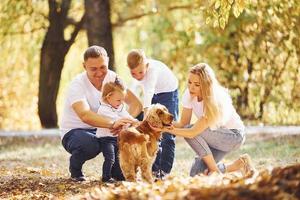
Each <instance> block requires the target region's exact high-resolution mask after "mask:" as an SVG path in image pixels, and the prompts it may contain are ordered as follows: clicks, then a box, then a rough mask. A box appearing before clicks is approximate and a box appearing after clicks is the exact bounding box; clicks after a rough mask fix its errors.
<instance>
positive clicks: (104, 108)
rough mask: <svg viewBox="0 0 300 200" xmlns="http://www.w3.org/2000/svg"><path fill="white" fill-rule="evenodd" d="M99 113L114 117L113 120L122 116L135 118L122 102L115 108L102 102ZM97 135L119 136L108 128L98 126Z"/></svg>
mask: <svg viewBox="0 0 300 200" xmlns="http://www.w3.org/2000/svg"><path fill="white" fill-rule="evenodd" d="M97 113H98V114H101V115H102V116H105V117H107V118H110V119H112V120H113V121H115V120H118V119H121V118H131V119H134V118H133V117H132V116H131V115H130V114H129V113H128V112H127V110H126V106H125V105H124V104H121V105H120V106H119V107H118V108H114V107H112V106H111V105H109V104H106V103H104V102H101V104H100V107H99V109H98V112H97ZM96 136H97V137H107V136H110V137H117V135H115V136H114V135H113V134H112V133H111V132H110V129H108V128H97V132H96Z"/></svg>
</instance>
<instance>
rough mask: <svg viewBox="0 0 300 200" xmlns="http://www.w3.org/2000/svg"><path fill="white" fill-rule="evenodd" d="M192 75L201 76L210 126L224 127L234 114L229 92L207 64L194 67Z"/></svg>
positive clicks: (205, 113) (205, 110) (204, 105)
mask: <svg viewBox="0 0 300 200" xmlns="http://www.w3.org/2000/svg"><path fill="white" fill-rule="evenodd" d="M190 73H192V74H196V75H198V76H199V79H200V94H201V96H202V98H203V108H204V116H205V117H206V118H207V120H208V123H209V125H210V126H223V125H224V124H225V123H226V122H227V120H228V119H229V117H230V114H231V113H232V112H231V109H232V100H231V97H230V95H229V94H228V90H227V89H226V88H224V87H223V86H221V85H220V83H219V82H218V80H217V79H216V76H215V73H214V71H213V70H212V68H211V67H210V66H209V65H208V64H206V63H199V64H197V65H195V66H193V67H192V68H191V69H190Z"/></svg>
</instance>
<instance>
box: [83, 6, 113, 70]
mask: <svg viewBox="0 0 300 200" xmlns="http://www.w3.org/2000/svg"><path fill="white" fill-rule="evenodd" d="M85 11H86V16H87V20H86V23H85V25H86V30H87V37H88V43H89V46H91V45H99V46H102V47H104V48H105V49H106V51H107V53H108V56H109V61H110V62H109V63H110V64H109V69H111V70H114V62H115V60H114V49H113V37H112V24H111V21H110V1H109V0H85Z"/></svg>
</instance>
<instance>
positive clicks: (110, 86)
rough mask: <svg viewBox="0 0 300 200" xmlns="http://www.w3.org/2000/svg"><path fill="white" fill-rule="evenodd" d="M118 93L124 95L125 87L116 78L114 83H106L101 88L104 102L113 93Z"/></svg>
mask: <svg viewBox="0 0 300 200" xmlns="http://www.w3.org/2000/svg"><path fill="white" fill-rule="evenodd" d="M116 91H117V92H120V93H122V94H124V95H125V93H126V92H125V87H124V86H123V84H122V83H121V81H120V79H118V78H116V80H115V82H108V83H106V84H105V85H104V86H103V91H102V99H103V100H106V99H107V98H108V97H109V96H110V95H111V94H112V93H113V92H116Z"/></svg>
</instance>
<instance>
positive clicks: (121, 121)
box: [111, 118, 134, 130]
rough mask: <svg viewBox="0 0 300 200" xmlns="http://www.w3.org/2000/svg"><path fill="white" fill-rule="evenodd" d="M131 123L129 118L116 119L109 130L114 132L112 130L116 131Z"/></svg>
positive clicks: (132, 121) (131, 120)
mask: <svg viewBox="0 0 300 200" xmlns="http://www.w3.org/2000/svg"><path fill="white" fill-rule="evenodd" d="M132 123H134V120H133V119H130V118H122V119H118V120H116V121H115V122H114V123H113V124H112V126H111V129H112V130H114V129H118V128H120V127H121V128H122V127H123V126H124V125H126V124H132Z"/></svg>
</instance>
